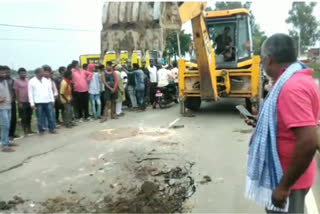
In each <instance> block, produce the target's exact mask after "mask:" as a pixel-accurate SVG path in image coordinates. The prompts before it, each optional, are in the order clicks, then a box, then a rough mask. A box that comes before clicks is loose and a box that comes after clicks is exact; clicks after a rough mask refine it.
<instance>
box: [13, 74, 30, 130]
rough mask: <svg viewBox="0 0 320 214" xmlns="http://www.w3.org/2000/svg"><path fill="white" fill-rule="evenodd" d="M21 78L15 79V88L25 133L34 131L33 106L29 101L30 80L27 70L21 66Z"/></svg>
mask: <svg viewBox="0 0 320 214" xmlns="http://www.w3.org/2000/svg"><path fill="white" fill-rule="evenodd" d="M18 74H19V78H18V79H16V80H15V81H14V84H13V88H14V90H15V93H16V98H17V101H18V107H19V114H20V117H21V125H22V128H23V131H24V134H25V135H27V134H32V133H34V132H33V131H32V130H31V118H32V108H31V106H30V103H29V97H28V82H29V80H28V79H27V71H26V69H24V68H19V70H18Z"/></svg>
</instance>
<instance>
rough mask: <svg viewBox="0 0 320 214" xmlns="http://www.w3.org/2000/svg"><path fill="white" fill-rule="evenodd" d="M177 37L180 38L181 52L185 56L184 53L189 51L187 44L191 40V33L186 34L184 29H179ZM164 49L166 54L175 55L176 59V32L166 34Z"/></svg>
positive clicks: (177, 53)
mask: <svg viewBox="0 0 320 214" xmlns="http://www.w3.org/2000/svg"><path fill="white" fill-rule="evenodd" d="M179 39H180V49H181V54H182V55H183V56H185V54H186V53H187V52H188V51H189V46H190V44H191V42H192V37H191V34H186V33H184V31H181V32H180V34H179ZM166 50H167V54H168V56H169V57H175V60H176V58H177V56H178V55H179V52H178V41H177V33H176V32H174V33H172V34H170V35H169V36H168V38H167V45H166Z"/></svg>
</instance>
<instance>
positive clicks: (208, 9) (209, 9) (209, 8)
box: [204, 7, 213, 12]
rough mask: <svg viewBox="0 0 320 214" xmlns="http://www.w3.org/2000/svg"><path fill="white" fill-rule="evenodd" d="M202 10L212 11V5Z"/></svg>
mask: <svg viewBox="0 0 320 214" xmlns="http://www.w3.org/2000/svg"><path fill="white" fill-rule="evenodd" d="M204 11H206V12H209V11H213V9H212V7H206V9H205V10H204Z"/></svg>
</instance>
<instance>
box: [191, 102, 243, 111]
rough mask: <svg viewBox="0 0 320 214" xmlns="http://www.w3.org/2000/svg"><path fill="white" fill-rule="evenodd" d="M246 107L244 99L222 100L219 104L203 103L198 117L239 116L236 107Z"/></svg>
mask: <svg viewBox="0 0 320 214" xmlns="http://www.w3.org/2000/svg"><path fill="white" fill-rule="evenodd" d="M239 104H242V105H244V100H243V99H221V100H219V101H218V102H203V103H202V104H201V108H200V110H199V111H198V112H196V114H197V115H204V114H208V113H210V114H211V115H218V114H220V115H221V114H226V115H230V114H232V115H239V112H238V110H237V109H236V108H235V107H236V105H239Z"/></svg>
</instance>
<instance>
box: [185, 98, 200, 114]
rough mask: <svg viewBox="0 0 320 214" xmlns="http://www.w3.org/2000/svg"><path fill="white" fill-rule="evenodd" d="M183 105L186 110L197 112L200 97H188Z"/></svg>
mask: <svg viewBox="0 0 320 214" xmlns="http://www.w3.org/2000/svg"><path fill="white" fill-rule="evenodd" d="M185 105H186V107H187V108H188V109H190V110H192V111H198V110H199V109H200V106H201V98H200V97H188V98H187V99H186V101H185Z"/></svg>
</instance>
